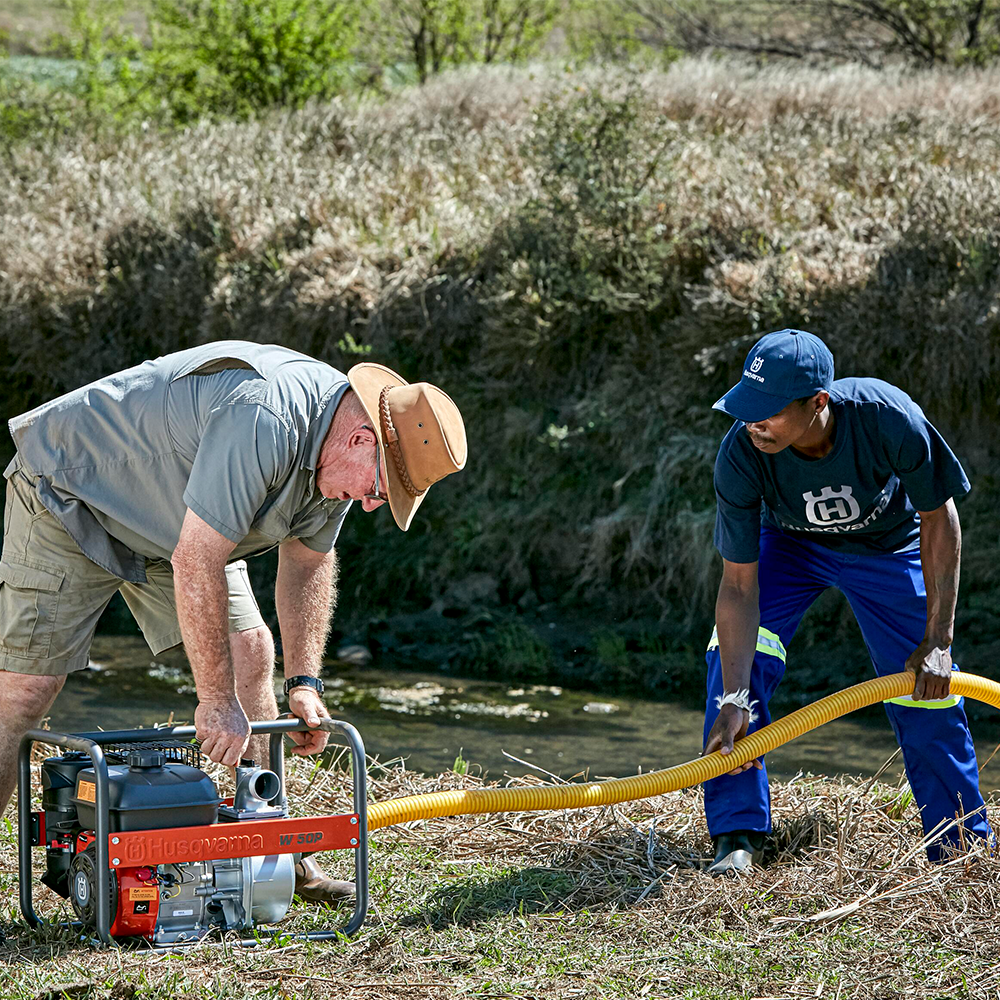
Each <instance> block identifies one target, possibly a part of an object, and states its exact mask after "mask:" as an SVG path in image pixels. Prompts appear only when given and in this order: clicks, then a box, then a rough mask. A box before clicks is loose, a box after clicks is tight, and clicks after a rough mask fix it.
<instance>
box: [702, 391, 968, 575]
mask: <svg viewBox="0 0 1000 1000" xmlns="http://www.w3.org/2000/svg"><path fill="white" fill-rule="evenodd" d="M829 405H830V406H831V407H832V410H833V418H834V440H833V448H832V449H831V451H830V452H829V453H828V454H826V455H824V456H823V457H822V458H814V459H810V458H807V457H806V456H804V455H801V454H799V453H798V452H797V451H795V449H794V448H790V447H789V448H785V449H784V450H783V451H780V452H778V453H777V454H776V455H766V454H764V452H762V451H758V449H757V448H755V447H754V446H753V442H752V441H751V440H750V438H749V436H748V435H747V433H746V430H745V428H744V426H743V423H742V422H740V423H736V424H734V425H733V426H732V428H730V431H729V433H728V434H727V435H726V436H725V438H723V441H722V445H721V447H720V448H719V455H718V458H717V459H716V462H715V494H716V499H717V501H718V510H717V513H716V518H715V546H716V548H717V549H718V550H719V552H720V553H721V554H722V557H723V558H724V559H728V560H729V561H730V562H736V563H750V562H756V561H757V558H758V555H759V551H760V526H761V522H762V521H763V522H764V523H766V524H770V525H772V526H773V527H775V528H778V529H779V530H780V531H783V532H785V533H786V534H789V535H792V536H793V537H796V538H803V539H808V540H809V541H811V542H819V543H821V544H824V545H829V546H830V547H831V548H836V549H837V550H838V551H840V552H849V553H857V554H861V555H866V554H867V555H872V554H875V553H879V552H901V551H904V550H906V549H910V548H913V547H914V546H916V545H918V544H919V542H920V529H919V524H920V518H919V516H918V515H917V513H916V512H917V511H918V510H936V509H937V508H938V507H940V506H941V505H942V504H944V503H945V502H947V501H948V500H949V499H950V498H951V497H955V496H964V495H965V494H966V493H968V492H969V488H970V487H969V480H968V479H967V478H966V475H965V472H964V470H963V469H962V466H961V464H960V463H959V461H958V459H957V458H956V457H955V454H954V453H953V452H952V450H951V449H950V448H949V447H948V445H947V443H946V442H945V440H944V438H942V437H941V435H940V434H939V433H938V432H937V430H936V429H935V428H934V427H933V426H932V425H931V423H930V421H928V419H927V418H926V417H925V416H924V412H923V410H921V409H920V407H919V406H917V404H916V403H914V402H913V400H912V399H910V397H909V396H908V395H907V394H906V393H905V392H903V391H902V389H897V388H896V387H895V386H893V385H889V383H888V382H883V381H881V379H877V378H844V379H838V380H837V381H835V382H834V383H833V385H832V386H831V387H830V403H829Z"/></svg>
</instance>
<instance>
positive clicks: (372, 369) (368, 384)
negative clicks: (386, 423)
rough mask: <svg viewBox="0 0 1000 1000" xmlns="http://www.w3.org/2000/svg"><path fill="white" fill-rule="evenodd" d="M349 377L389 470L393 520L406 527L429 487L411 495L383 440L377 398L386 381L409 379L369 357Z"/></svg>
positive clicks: (382, 459)
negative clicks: (369, 359) (386, 451)
mask: <svg viewBox="0 0 1000 1000" xmlns="http://www.w3.org/2000/svg"><path fill="white" fill-rule="evenodd" d="M347 378H348V380H349V381H350V383H351V388H352V389H353V390H354V391H355V392H356V393H357V396H358V399H360V400H361V405H362V406H363V407H364V408H365V413H367V414H368V419H369V420H370V421H371V424H372V427H374V428H375V437H376V438H377V439H378V449H379V457H380V458H381V461H382V465H383V466H384V468H385V473H386V493H388V495H389V509H390V510H391V511H392V517H393V520H394V521H395V522H396V524H397V525H398V526H399V528H400V530H402V531H406V530H407V529H408V528H409V527H410V522H412V520H413V515H414V514H416V512H417V508H418V507H419V506H420V505H421V504H422V503H423V501H424V497H425V496H427V490H424V492H423V493H421V494H420V496H416V497H415V496H411V495H410V494H409V493H408V492H407V490H406V487H405V486H403V481H402V479H400V476H399V472H398V471H397V470H396V463H395V462H393V461H391V460H390V459H389V456H388V455H386V453H385V444H384V442H383V441H382V416H381V414H380V413H379V405H378V401H379V396H380V395H381V393H382V390H383V389H384V388H385V387H386V386H387V385H390V386H397V385H409V382H407V381H406V379H405V378H403V377H402V376H401V375H397V374H396V373H395V372H394V371H393V370H392V369H391V368H386V367H385V366H384V365H376V364H373V363H372V362H368V361H366V362H363V363H362V364H360V365H355V366H354V367H353V368H352V369H351V370H350V371H349V372H348V373H347Z"/></svg>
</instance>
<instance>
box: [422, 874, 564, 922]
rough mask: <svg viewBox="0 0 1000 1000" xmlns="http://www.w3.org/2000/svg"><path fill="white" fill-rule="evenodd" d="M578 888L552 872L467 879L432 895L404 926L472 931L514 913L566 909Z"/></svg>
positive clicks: (562, 875) (561, 875)
mask: <svg viewBox="0 0 1000 1000" xmlns="http://www.w3.org/2000/svg"><path fill="white" fill-rule="evenodd" d="M579 888H580V886H579V883H578V881H577V879H576V878H575V877H574V875H573V874H571V873H569V872H565V871H559V870H557V869H553V868H534V867H532V868H522V869H520V870H517V871H509V872H505V873H504V874H502V875H499V876H497V877H493V878H489V877H485V878H477V877H472V878H465V879H461V880H460V881H458V882H453V883H451V884H450V885H447V886H445V887H444V888H442V889H438V890H437V891H436V892H434V893H432V894H431V895H430V896H429V897H428V899H427V901H426V903H425V904H424V907H423V909H422V910H421V911H420V912H419V913H415V914H412V915H410V916H408V917H405V918H404V919H403V921H402V923H403V924H404V925H407V926H410V925H414V924H424V925H426V926H429V927H433V928H434V929H435V930H441V929H443V928H445V927H449V926H452V925H456V924H457V925H459V926H463V927H470V926H474V925H475V924H479V923H482V922H484V921H487V920H490V919H491V918H492V917H496V916H503V915H507V914H512V913H516V914H521V915H523V914H528V913H544V912H546V911H549V910H558V909H565V908H566V904H567V903H568V902H569V901H570V900H572V899H573V897H574V896H575V895H576V893H577V891H578V890H579Z"/></svg>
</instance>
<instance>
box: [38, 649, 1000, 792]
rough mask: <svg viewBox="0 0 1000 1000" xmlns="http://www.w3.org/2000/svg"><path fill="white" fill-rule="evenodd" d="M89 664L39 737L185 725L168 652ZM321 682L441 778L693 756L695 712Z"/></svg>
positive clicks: (859, 762) (499, 692) (793, 750)
mask: <svg viewBox="0 0 1000 1000" xmlns="http://www.w3.org/2000/svg"><path fill="white" fill-rule="evenodd" d="M91 656H92V665H91V668H90V669H88V670H83V671H79V672H77V673H75V674H72V675H71V676H70V677H69V678H68V679H67V682H66V686H65V688H64V689H63V692H62V694H60V696H59V698H58V699H57V701H56V703H55V705H54V706H53V709H52V712H51V713H50V718H49V723H48V724H49V726H50V728H52V729H56V730H60V731H64V732H84V731H88V730H97V729H124V728H132V727H135V726H146V725H152V724H154V723H158V722H166V721H168V720H170V719H172V720H173V721H174V722H178V723H180V722H185V723H189V722H191V721H192V720H193V717H194V708H195V704H196V699H195V695H194V685H193V681H192V678H191V672H190V669H189V667H188V665H187V660H186V658H185V657H184V654H183V652H181V651H180V650H170V651H168V652H166V653H163V654H161V655H160V656H158V657H156V658H155V659H154V658H153V657H152V656H151V654H150V653H149V650H148V649H147V647H146V645H145V643H144V642H143V641H142V640H141V639H140V638H133V637H110V636H103V637H101V636H99V637H97V639H96V640H95V642H94V646H93V650H92V653H91ZM324 678H325V681H326V685H327V699H326V700H327V704H328V706H329V708H330V712H331V714H332V715H334V716H335V717H339V718H343V719H345V720H347V721H348V722H351V723H352V724H353V725H355V726H356V727H357V728H358V730H359V731H360V732H361V736H362V738H363V739H364V741H365V746H366V749H367V751H368V753H369V754H370V755H372V756H377V757H378V758H379V759H380V760H382V761H383V762H388V761H390V760H393V759H396V758H399V757H403V758H405V759H406V762H407V765H408V766H409V767H410V768H412V769H415V770H419V771H423V772H426V773H438V772H440V771H442V770H447V769H448V768H450V767H452V765H453V764H454V763H455V760H456V758H457V757H459V756H461V757H462V758H463V759H464V760H466V761H468V762H469V763H470V765H471V766H473V767H478V768H481V769H482V770H483V771H485V772H488V773H489V774H490V775H491V776H493V777H496V778H500V777H502V776H503V775H504V773H511V774H523V773H525V772H526V771H527V770H529V769H534V768H538V769H543V770H545V771H549V772H552V773H554V774H557V775H559V776H560V777H563V778H571V777H573V776H574V775H577V774H584V773H585V774H586V775H587V776H589V777H591V778H594V777H604V776H614V777H621V776H625V775H630V774H635V773H637V772H638V771H639V770H642V771H648V770H654V769H657V768H661V767H668V766H670V765H672V764H677V763H681V762H683V761H685V760H689V759H691V758H692V757H695V756H696V755H697V754H698V751H699V750H700V749H701V731H702V714H701V712H700V711H697V710H696V709H693V708H691V707H688V706H683V705H676V704H670V703H664V702H653V701H643V700H641V699H637V698H625V697H618V696H615V697H610V696H608V695H598V694H588V693H587V692H583V691H571V690H564V689H560V688H555V687H546V686H527V687H521V686H512V685H508V684H503V683H499V682H492V681H481V680H465V679H462V678H457V677H450V676H442V675H439V674H424V673H416V672H413V671H410V670H390V669H385V668H384V667H377V668H376V667H364V668H357V667H355V668H345V667H343V666H341V665H332V664H331V665H328V667H327V669H326V672H325V674H324ZM996 733H997V730H996V727H992V726H991V727H990V728H989V732H979V731H977V728H976V727H974V735H975V736H976V737H977V740H976V748H977V751H978V753H979V760H980V764H981V765H982V764H983V763H984V762H985V761H986V759H987V758H988V757H989V756H990V754H991V753H993V751H994V750H995V748H996V745H997V742H1000V738H998V737H997V735H996ZM895 749H896V744H895V740H894V738H893V735H892V731H891V730H890V728H889V724H888V721H887V720H886V719H885V716H884V715H883V714H882V713H880V712H873V713H869V715H867V716H866V717H864V718H858V717H853V718H852V717H849V718H846V719H841V720H838V721H836V722H832V723H829V724H828V725H826V726H822V727H820V728H819V729H818V730H815V731H814V732H812V733H808V734H807V735H805V736H802V737H800V738H799V739H797V740H795V741H793V742H792V743H790V744H787V745H785V746H784V747H780V748H779V749H778V750H776V751H774V752H773V753H771V754H769V755H768V770H769V771H770V773H771V774H772V775H774V776H775V777H779V778H786V779H787V778H791V777H792V776H794V775H795V774H796V773H798V772H800V771H801V772H805V773H811V774H844V773H846V774H860V775H871V774H874V773H875V772H876V771H877V770H878V768H879V767H880V766H881V765H882V763H883V762H884V761H885V760H886V759H887V758H889V757H890V756H891V755H892V753H893V751H894V750H895ZM507 755H510V756H507ZM512 757H513V758H517V760H514V759H512ZM521 762H523V763H521ZM525 765H528V766H527V767H526V766H525ZM900 773H901V764H900V761H899V758H897V759H896V761H894V762H893V765H892V766H891V767H890V768H889V769H888V770H887V771H886V773H885V775H884V780H886V781H889V782H893V783H895V782H896V781H897V780H898V777H899V775H900ZM982 783H983V789H984V792H985V791H986V790H987V789H989V790H1000V754H998V755H997V757H996V758H994V760H993V761H991V762H990V763H989V764H988V765H987V766H986V767H985V768H984V769H983V781H982Z"/></svg>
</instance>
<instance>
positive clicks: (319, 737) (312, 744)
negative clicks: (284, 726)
mask: <svg viewBox="0 0 1000 1000" xmlns="http://www.w3.org/2000/svg"><path fill="white" fill-rule="evenodd" d="M288 710H289V711H290V712H291V713H292V715H295V716H298V718H300V719H301V720H302V721H303V722H304V723H305V724H306V725H307V726H313V727H315V726H318V725H319V720H320V719H329V718H330V713H329V712H328V711H327V710H326V705H324V704H323V699H322V698H321V697H320V696H319V694H318V693H317V692H316V691H314V690H313V689H312V688H310V687H297V688H292V690H291V691H289V692H288ZM288 735H289V737H290V738H291V740H292V742H293V743H296V744H298V745H297V746H296V747H295V749H294V750H293V751H292V753H297V754H299V755H300V756H303V757H305V756H308V755H309V754H314V753H319V752H320V751H321V750H322V749H323V748H324V747H325V746H326V743H327V740H328V739H329V738H330V734H329V733H327V732H324V731H322V730H318V731H316V732H312V733H289V734H288Z"/></svg>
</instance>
